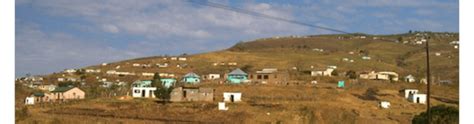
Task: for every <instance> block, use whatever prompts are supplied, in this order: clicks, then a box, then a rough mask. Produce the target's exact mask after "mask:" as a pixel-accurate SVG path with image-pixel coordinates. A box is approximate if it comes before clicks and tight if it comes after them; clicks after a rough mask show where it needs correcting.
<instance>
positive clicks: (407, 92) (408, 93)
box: [404, 89, 418, 99]
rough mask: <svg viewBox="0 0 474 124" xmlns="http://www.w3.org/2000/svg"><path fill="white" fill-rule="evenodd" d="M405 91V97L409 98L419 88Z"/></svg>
mask: <svg viewBox="0 0 474 124" xmlns="http://www.w3.org/2000/svg"><path fill="white" fill-rule="evenodd" d="M404 92H405V98H407V99H408V98H409V97H410V95H413V94H417V93H418V90H417V89H405V90H404Z"/></svg>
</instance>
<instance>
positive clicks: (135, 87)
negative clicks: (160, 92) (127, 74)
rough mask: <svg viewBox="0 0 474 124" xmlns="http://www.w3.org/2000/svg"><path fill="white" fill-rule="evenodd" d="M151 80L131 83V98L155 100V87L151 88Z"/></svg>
mask: <svg viewBox="0 0 474 124" xmlns="http://www.w3.org/2000/svg"><path fill="white" fill-rule="evenodd" d="M151 83H152V81H151V80H137V81H135V82H133V83H132V97H134V98H155V94H154V92H155V91H156V87H152V86H151Z"/></svg>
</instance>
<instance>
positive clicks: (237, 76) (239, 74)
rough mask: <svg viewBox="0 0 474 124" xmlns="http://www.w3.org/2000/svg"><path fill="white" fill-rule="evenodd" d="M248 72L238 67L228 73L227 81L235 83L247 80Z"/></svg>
mask: <svg viewBox="0 0 474 124" xmlns="http://www.w3.org/2000/svg"><path fill="white" fill-rule="evenodd" d="M247 80H248V78H247V73H245V72H244V71H242V70H240V68H237V69H235V70H233V71H232V72H230V73H229V74H228V75H227V81H229V82H230V83H233V84H240V83H243V82H245V81H247Z"/></svg>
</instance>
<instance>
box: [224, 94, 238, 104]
mask: <svg viewBox="0 0 474 124" xmlns="http://www.w3.org/2000/svg"><path fill="white" fill-rule="evenodd" d="M223 95H224V102H240V101H242V100H241V99H240V98H241V97H242V93H241V92H224V93H223Z"/></svg>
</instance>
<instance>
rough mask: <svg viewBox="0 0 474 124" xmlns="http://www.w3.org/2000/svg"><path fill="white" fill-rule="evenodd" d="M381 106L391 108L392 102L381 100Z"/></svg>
mask: <svg viewBox="0 0 474 124" xmlns="http://www.w3.org/2000/svg"><path fill="white" fill-rule="evenodd" d="M380 107H381V108H384V109H387V108H390V102H388V101H381V102H380Z"/></svg>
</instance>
